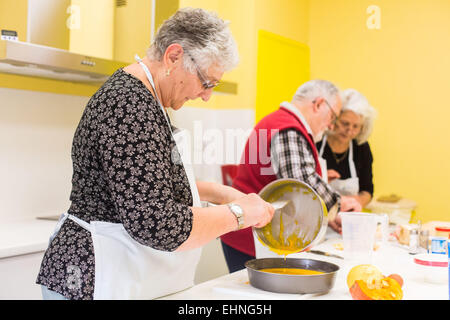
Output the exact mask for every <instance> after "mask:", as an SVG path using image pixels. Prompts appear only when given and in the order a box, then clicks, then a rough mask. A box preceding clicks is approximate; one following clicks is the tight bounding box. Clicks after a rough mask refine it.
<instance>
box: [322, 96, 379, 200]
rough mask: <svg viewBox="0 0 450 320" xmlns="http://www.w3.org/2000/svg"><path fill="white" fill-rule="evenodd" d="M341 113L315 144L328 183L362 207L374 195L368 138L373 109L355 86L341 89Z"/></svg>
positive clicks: (370, 130) (373, 115)
mask: <svg viewBox="0 0 450 320" xmlns="http://www.w3.org/2000/svg"><path fill="white" fill-rule="evenodd" d="M341 98H342V112H341V114H340V116H339V118H338V120H337V121H336V124H335V126H334V129H333V130H332V131H330V132H328V133H327V135H326V136H324V138H323V139H322V141H320V142H319V143H318V144H317V149H318V150H319V156H321V157H322V158H324V159H325V160H326V162H327V171H328V182H329V183H330V185H331V186H332V187H333V188H334V189H335V190H336V191H338V192H339V193H340V194H342V195H347V196H353V197H355V198H356V200H358V202H359V203H360V204H361V206H362V207H364V206H366V205H367V204H368V203H369V202H370V200H371V199H372V196H373V190H374V187H373V179H372V162H373V157H372V152H371V150H370V146H369V143H368V142H367V139H368V138H369V136H370V134H371V132H372V128H373V123H374V119H375V116H376V111H375V109H374V108H373V107H372V106H370V105H369V102H368V101H367V99H366V98H365V97H364V96H363V95H362V94H361V93H359V92H358V91H356V90H355V89H347V90H344V91H342V92H341Z"/></svg>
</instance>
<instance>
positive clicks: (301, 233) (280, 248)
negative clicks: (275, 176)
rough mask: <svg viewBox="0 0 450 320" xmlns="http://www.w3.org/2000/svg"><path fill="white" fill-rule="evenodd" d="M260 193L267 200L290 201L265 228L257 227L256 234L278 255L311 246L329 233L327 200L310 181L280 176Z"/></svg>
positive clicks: (254, 229) (254, 232)
mask: <svg viewBox="0 0 450 320" xmlns="http://www.w3.org/2000/svg"><path fill="white" fill-rule="evenodd" d="M259 195H260V197H261V198H262V199H264V200H265V201H267V202H274V201H283V200H284V201H289V204H288V205H286V207H285V208H283V209H282V210H277V211H275V213H274V216H273V218H272V221H271V222H270V223H269V224H267V225H266V226H264V227H263V228H253V234H254V236H255V237H256V238H257V239H259V241H260V242H261V243H262V244H263V245H265V246H267V247H268V248H269V249H271V250H272V251H274V252H276V253H278V254H289V253H295V252H301V251H304V250H307V249H309V248H311V247H312V246H313V245H315V244H316V243H318V242H319V241H320V240H321V239H322V237H323V236H324V235H325V232H326V229H327V225H328V219H327V215H328V212H327V209H326V206H325V203H324V202H323V200H322V199H321V198H320V196H319V195H318V194H317V192H316V191H315V190H314V189H313V188H311V187H310V186H309V185H308V184H306V183H304V182H302V181H300V180H296V179H279V180H275V181H273V182H271V183H269V184H268V185H266V186H265V187H264V188H263V189H262V190H261V191H260V192H259Z"/></svg>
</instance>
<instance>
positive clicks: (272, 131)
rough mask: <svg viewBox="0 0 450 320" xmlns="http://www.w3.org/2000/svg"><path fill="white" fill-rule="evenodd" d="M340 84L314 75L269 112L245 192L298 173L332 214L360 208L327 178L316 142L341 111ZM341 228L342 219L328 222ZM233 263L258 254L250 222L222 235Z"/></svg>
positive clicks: (248, 163)
mask: <svg viewBox="0 0 450 320" xmlns="http://www.w3.org/2000/svg"><path fill="white" fill-rule="evenodd" d="M341 108H342V104H341V99H340V96H339V90H338V89H337V88H336V86H335V85H333V84H332V83H331V82H329V81H325V80H311V81H308V82H306V83H304V84H303V85H301V86H300V87H299V88H298V89H297V92H296V93H295V95H294V97H293V99H292V101H291V102H283V103H281V106H280V108H279V109H278V110H277V111H275V112H272V113H271V114H269V115H267V116H266V117H264V118H263V119H262V120H261V121H260V122H259V123H258V124H257V125H256V126H255V128H254V129H253V131H252V133H251V134H250V137H249V138H248V140H247V143H246V145H245V149H244V153H243V155H242V158H241V162H240V164H239V166H238V169H237V175H236V177H235V179H234V180H233V187H234V188H236V189H238V190H240V191H242V192H244V193H258V192H259V191H260V190H261V189H262V188H263V187H264V186H265V185H267V184H268V183H270V182H272V181H274V180H277V179H281V178H293V179H298V180H301V181H304V182H305V183H307V184H308V185H310V186H311V187H313V188H314V189H315V190H316V191H317V193H318V194H319V195H320V196H321V198H322V199H323V201H324V202H325V204H326V206H327V209H328V211H329V212H330V215H329V216H333V215H334V213H336V212H338V211H352V210H353V211H361V206H360V204H359V203H358V202H357V201H356V200H355V199H354V198H352V197H347V196H341V195H339V193H337V192H336V191H334V190H333V189H332V188H331V187H330V186H329V185H328V184H327V183H326V182H325V181H324V180H323V179H322V174H325V175H326V172H322V170H321V167H320V163H319V157H318V152H317V149H316V146H315V142H317V141H320V139H321V138H322V135H323V133H324V132H325V130H326V129H327V128H329V127H331V126H332V125H333V124H334V122H335V121H336V119H337V117H338V115H339V114H340V112H341ZM329 225H330V227H332V228H333V229H334V230H335V231H337V232H340V231H341V224H340V219H339V218H336V219H335V220H332V221H330V222H329ZM221 240H222V248H223V251H224V255H225V260H226V261H227V265H228V269H229V270H230V272H234V271H237V270H240V269H243V268H245V266H244V264H245V262H246V261H248V260H250V259H254V258H255V245H254V240H253V234H252V230H251V228H246V229H242V230H238V231H234V232H230V233H227V234H225V235H223V236H222V237H221Z"/></svg>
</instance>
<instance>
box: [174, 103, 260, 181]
mask: <svg viewBox="0 0 450 320" xmlns="http://www.w3.org/2000/svg"><path fill="white" fill-rule="evenodd" d="M170 117H171V119H172V122H173V124H174V125H175V126H176V127H178V128H183V129H186V130H188V131H189V133H190V136H191V141H190V142H191V148H190V151H191V157H192V163H193V167H194V173H195V177H196V179H198V180H205V181H215V182H219V183H222V175H221V172H220V165H222V164H233V163H236V164H237V163H239V160H240V158H241V155H242V151H243V150H244V146H245V142H246V141H247V138H248V136H249V134H250V131H251V130H252V129H253V126H254V121H255V110H253V109H206V108H196V107H183V108H181V109H179V110H177V111H172V112H170ZM196 155H197V158H196ZM199 155H200V156H201V157H199Z"/></svg>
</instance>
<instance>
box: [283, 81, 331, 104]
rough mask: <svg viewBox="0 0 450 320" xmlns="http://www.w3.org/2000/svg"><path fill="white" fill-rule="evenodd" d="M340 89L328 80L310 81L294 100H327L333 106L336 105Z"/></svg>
mask: <svg viewBox="0 0 450 320" xmlns="http://www.w3.org/2000/svg"><path fill="white" fill-rule="evenodd" d="M338 96H339V89H338V88H337V87H336V86H335V85H334V84H333V83H331V82H330V81H327V80H320V79H317V80H309V81H307V82H305V83H304V84H302V85H301V86H300V87H299V88H298V89H297V91H296V92H295V94H294V97H293V98H292V100H300V101H301V100H304V99H308V100H314V99H316V98H318V97H321V98H324V99H326V100H327V101H328V102H329V103H330V104H331V105H332V106H333V105H335V104H336V102H337V97H338Z"/></svg>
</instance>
